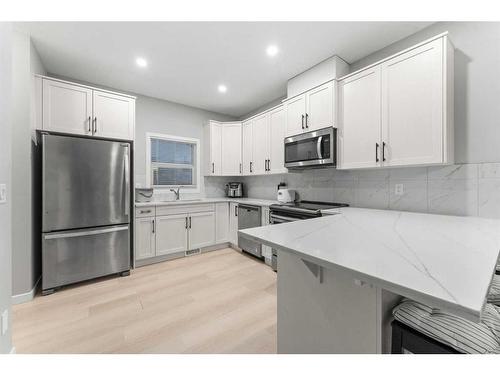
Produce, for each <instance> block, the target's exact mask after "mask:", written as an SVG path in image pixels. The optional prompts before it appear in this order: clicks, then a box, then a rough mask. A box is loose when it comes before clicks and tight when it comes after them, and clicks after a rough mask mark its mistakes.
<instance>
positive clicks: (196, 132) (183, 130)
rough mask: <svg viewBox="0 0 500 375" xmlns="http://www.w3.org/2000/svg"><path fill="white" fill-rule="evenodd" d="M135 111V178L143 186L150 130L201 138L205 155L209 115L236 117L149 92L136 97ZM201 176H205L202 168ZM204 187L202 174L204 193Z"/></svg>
mask: <svg viewBox="0 0 500 375" xmlns="http://www.w3.org/2000/svg"><path fill="white" fill-rule="evenodd" d="M135 112H136V121H135V155H134V161H135V162H134V168H135V178H136V181H135V182H136V184H141V185H142V186H144V185H145V183H146V133H147V132H151V133H163V134H169V135H175V136H182V137H190V138H198V139H199V140H200V144H201V148H202V150H200V151H201V152H202V153H201V155H203V124H204V123H206V122H207V120H210V119H211V120H219V121H231V120H234V118H232V117H229V116H226V115H221V114H217V113H214V112H208V111H205V110H202V109H198V108H194V107H188V106H185V105H181V104H177V103H172V102H167V101H165V100H160V99H154V98H150V97H146V96H138V97H137V102H136V111H135ZM201 176H203V172H202V174H201ZM204 189H205V179H204V178H203V177H202V178H201V190H200V192H201V193H200V194H201V195H203V194H204ZM156 194H157V195H162V196H164V197H165V198H167V199H168V198H170V197H171V194H172V193H170V192H169V191H168V189H167V191H165V190H160V191H159V192H158V193H156Z"/></svg>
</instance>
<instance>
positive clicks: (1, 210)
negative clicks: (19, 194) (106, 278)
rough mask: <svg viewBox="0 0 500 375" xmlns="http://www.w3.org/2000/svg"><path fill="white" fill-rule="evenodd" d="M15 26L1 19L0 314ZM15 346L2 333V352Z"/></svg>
mask: <svg viewBox="0 0 500 375" xmlns="http://www.w3.org/2000/svg"><path fill="white" fill-rule="evenodd" d="M11 32H12V25H11V24H10V23H6V22H0V183H2V184H7V203H6V204H0V313H1V312H3V311H4V310H8V311H9V316H10V315H11V313H10V306H11V296H12V288H11V272H12V271H11V270H12V268H11V203H10V201H11V194H10V193H11V191H12V189H11V183H10V172H11V153H10V152H11V149H10V148H11V142H10V140H11V117H10V116H11V108H10V100H11V63H12V61H11V59H12V47H11V42H12V40H11V39H12V35H11ZM9 326H10V327H11V326H12V324H9ZM11 347H12V343H11V330H10V329H9V330H8V332H7V334H6V335H4V336H0V353H9V352H10V350H11Z"/></svg>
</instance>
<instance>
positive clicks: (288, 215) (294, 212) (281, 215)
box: [269, 201, 349, 271]
mask: <svg viewBox="0 0 500 375" xmlns="http://www.w3.org/2000/svg"><path fill="white" fill-rule="evenodd" d="M348 206H349V205H348V204H345V203H333V202H315V201H300V202H294V203H285V204H272V205H271V206H269V221H270V223H271V224H282V223H289V222H292V221H298V220H306V219H312V218H315V217H320V216H322V213H321V210H329V209H333V208H340V207H348ZM272 267H273V270H275V271H277V269H278V253H277V251H276V249H273V258H272Z"/></svg>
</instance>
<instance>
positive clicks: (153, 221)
mask: <svg viewBox="0 0 500 375" xmlns="http://www.w3.org/2000/svg"><path fill="white" fill-rule="evenodd" d="M155 227H156V225H155V219H153V233H154V232H155V229H156V228H155Z"/></svg>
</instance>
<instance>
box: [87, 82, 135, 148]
mask: <svg viewBox="0 0 500 375" xmlns="http://www.w3.org/2000/svg"><path fill="white" fill-rule="evenodd" d="M93 108H94V119H93V120H94V124H93V125H94V135H96V136H99V137H106V138H118V139H133V138H134V119H135V100H134V99H132V98H129V97H126V96H121V95H115V94H112V93H109V92H104V91H96V90H94V92H93Z"/></svg>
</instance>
